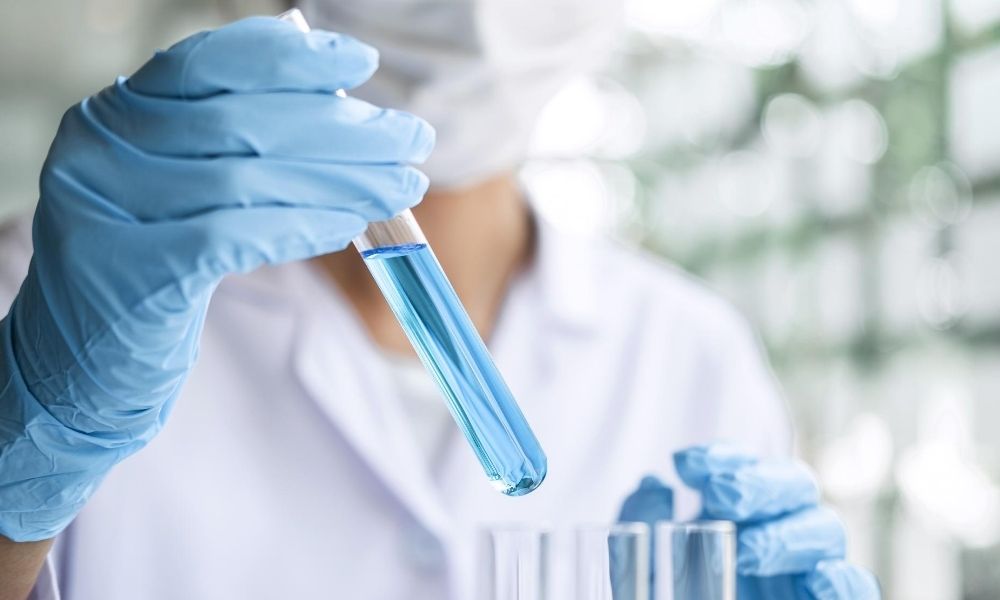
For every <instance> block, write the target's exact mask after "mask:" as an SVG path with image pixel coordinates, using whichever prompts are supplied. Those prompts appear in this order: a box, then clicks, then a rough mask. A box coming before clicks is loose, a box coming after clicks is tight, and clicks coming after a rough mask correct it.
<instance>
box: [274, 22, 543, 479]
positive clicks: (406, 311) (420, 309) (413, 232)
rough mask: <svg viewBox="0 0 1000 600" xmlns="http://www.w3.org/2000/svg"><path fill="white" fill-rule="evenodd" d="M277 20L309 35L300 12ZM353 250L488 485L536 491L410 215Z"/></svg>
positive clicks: (525, 439) (526, 435) (516, 426)
mask: <svg viewBox="0 0 1000 600" xmlns="http://www.w3.org/2000/svg"><path fill="white" fill-rule="evenodd" d="M279 18H280V19H283V20H286V21H289V22H291V23H293V24H294V25H295V26H297V27H298V28H299V29H300V30H302V31H309V24H308V23H307V22H306V20H305V17H303V15H302V13H301V12H299V11H298V10H297V9H292V10H290V11H287V12H285V13H283V14H282V15H280V16H279ZM338 94H341V93H340V92H338ZM354 245H355V247H356V248H357V249H358V251H359V252H360V253H361V256H363V257H364V260H365V263H366V264H367V265H368V269H369V271H371V273H372V276H373V277H374V278H375V281H376V282H377V283H378V286H379V289H380V290H381V291H382V294H383V295H384V296H385V298H386V300H387V301H388V303H389V306H390V307H391V308H392V311H393V313H394V314H395V315H396V318H397V319H398V320H399V322H400V324H401V325H402V326H403V330H404V331H405V332H406V335H407V337H408V338H409V340H410V343H411V344H413V348H414V349H415V350H416V352H417V355H418V356H419V357H420V360H421V361H423V363H424V366H425V367H426V368H427V370H428V371H430V373H431V375H433V377H434V380H435V381H436V382H437V384H438V386H439V387H440V388H441V391H442V393H443V394H444V396H445V399H446V401H447V403H448V408H449V409H450V410H451V414H452V416H454V417H455V422H456V423H457V424H458V427H459V429H461V430H462V433H463V434H464V435H465V439H466V440H468V442H469V445H470V446H471V447H472V450H473V451H474V452H475V454H476V458H478V459H479V463H480V464H481V465H482V467H483V470H484V471H486V476H487V477H488V478H489V480H490V482H491V483H492V484H493V485H494V487H496V488H497V489H499V490H500V491H501V492H503V493H504V494H507V495H508V496H521V495H524V494H527V493H529V492H531V491H532V490H534V489H535V488H537V487H538V486H539V485H540V484H541V483H542V480H543V479H545V474H546V471H547V469H548V461H547V459H546V458H545V453H544V452H543V451H542V448H541V446H540V445H539V443H538V440H537V439H536V438H535V434H534V433H532V431H531V428H530V427H529V426H528V422H527V421H526V420H525V419H524V415H523V414H521V409H520V408H518V406H517V402H515V401H514V397H513V396H512V395H511V393H510V390H509V389H507V384H506V383H505V382H504V380H503V377H501V376H500V371H499V370H497V368H496V365H495V364H494V363H493V359H492V358H491V357H490V353H489V351H488V350H487V349H486V344H484V343H483V340H482V338H481V337H480V336H479V333H478V332H477V331H476V328H475V327H474V326H473V324H472V320H471V319H469V315H468V314H467V313H466V312H465V308H464V307H462V303H461V302H459V300H458V296H457V295H456V294H455V290H454V289H453V288H452V287H451V283H450V282H449V281H448V278H447V277H445V274H444V271H443V270H442V269H441V265H440V264H439V263H438V261H437V258H435V256H434V253H433V252H431V249H430V246H428V245H427V240H426V239H425V238H424V234H423V232H422V231H421V230H420V227H419V226H418V225H417V222H416V220H415V219H414V218H413V214H412V213H411V212H410V211H409V210H406V211H403V212H402V213H400V214H398V215H396V216H395V217H393V218H392V219H389V220H388V221H379V222H376V223H369V224H368V229H367V230H366V231H365V232H364V233H363V234H361V235H360V236H358V237H357V238H356V239H355V240H354Z"/></svg>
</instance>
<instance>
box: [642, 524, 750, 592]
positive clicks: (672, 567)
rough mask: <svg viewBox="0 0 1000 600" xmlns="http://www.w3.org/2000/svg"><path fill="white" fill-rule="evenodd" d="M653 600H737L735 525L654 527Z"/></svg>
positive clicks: (663, 525) (667, 525) (661, 525)
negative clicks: (654, 598) (654, 599)
mask: <svg viewBox="0 0 1000 600" xmlns="http://www.w3.org/2000/svg"><path fill="white" fill-rule="evenodd" d="M655 544H656V559H655V562H656V565H655V573H654V575H655V577H656V580H655V588H656V600H736V525H735V524H734V523H732V522H730V521H693V522H690V523H674V522H669V521H661V522H659V523H657V524H656V541H655Z"/></svg>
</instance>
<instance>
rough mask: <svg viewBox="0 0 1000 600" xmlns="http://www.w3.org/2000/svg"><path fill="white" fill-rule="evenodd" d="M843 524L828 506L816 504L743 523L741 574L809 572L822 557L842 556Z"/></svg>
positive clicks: (738, 558) (739, 551)
mask: <svg viewBox="0 0 1000 600" xmlns="http://www.w3.org/2000/svg"><path fill="white" fill-rule="evenodd" d="M846 543H847V542H846V538H845V534H844V527H843V524H842V523H841V522H840V519H838V518H837V515H836V514H835V513H834V512H833V511H832V510H830V509H828V508H825V507H815V508H810V509H807V510H803V511H800V512H797V513H793V514H790V515H787V516H784V517H780V518H778V519H774V520H771V521H765V522H763V523H759V524H756V525H751V526H747V527H744V528H742V529H741V530H740V532H739V536H738V548H737V561H736V563H737V568H738V570H739V572H740V574H742V575H755V576H771V575H781V574H790V573H806V572H809V571H811V570H813V569H814V568H815V567H816V564H817V563H819V562H820V561H822V560H826V559H832V558H843V557H844V553H845V552H846Z"/></svg>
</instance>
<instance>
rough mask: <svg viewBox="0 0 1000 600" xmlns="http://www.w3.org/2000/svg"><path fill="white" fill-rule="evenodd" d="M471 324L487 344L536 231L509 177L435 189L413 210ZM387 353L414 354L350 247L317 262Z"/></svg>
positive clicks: (526, 257) (527, 256) (361, 263)
mask: <svg viewBox="0 0 1000 600" xmlns="http://www.w3.org/2000/svg"><path fill="white" fill-rule="evenodd" d="M413 213H414V215H415V217H416V219H417V222H418V223H420V227H421V228H422V229H423V231H424V234H425V235H426V236H427V241H428V242H429V243H430V245H431V247H432V248H433V249H434V253H435V254H436V255H437V257H438V260H440V261H441V265H442V267H443V268H444V271H445V273H447V275H448V278H449V279H450V280H451V283H452V285H453V286H454V287H455V291H456V292H457V293H458V296H459V298H460V299H461V300H462V303H463V304H464V305H465V308H466V310H467V311H468V312H469V316H470V317H471V318H472V321H473V323H474V324H475V325H476V328H477V329H478V330H479V332H480V334H481V335H482V336H483V337H484V338H487V339H488V338H489V336H490V334H491V333H492V332H493V328H494V326H495V325H496V320H497V317H498V315H499V313H500V309H501V306H502V303H503V300H504V298H505V296H506V294H507V289H508V287H509V285H510V283H511V280H512V279H513V278H514V277H515V276H516V275H517V273H518V272H519V271H521V269H523V268H524V267H525V266H526V265H527V263H528V262H529V260H530V258H531V254H532V251H533V245H534V235H533V231H534V227H533V223H532V220H531V214H530V211H529V210H528V207H527V205H526V204H525V202H524V200H523V199H522V197H521V191H520V189H519V187H518V185H517V183H516V182H515V180H514V177H513V175H510V174H505V175H502V176H498V177H494V178H492V179H489V180H486V181H484V182H482V183H479V184H476V185H474V186H471V187H467V188H461V189H449V190H434V189H432V190H431V191H430V192H428V193H427V196H426V197H425V198H424V201H423V202H421V203H420V204H419V205H418V206H416V207H415V208H414V209H413ZM315 260H316V261H317V262H319V263H320V264H321V265H322V266H323V267H324V269H325V270H326V272H327V273H329V275H330V276H331V277H332V278H333V279H334V281H335V282H336V283H337V284H338V285H339V286H340V288H341V289H342V290H343V293H344V295H345V296H346V297H347V299H348V300H349V301H350V303H351V305H352V306H353V307H354V310H355V311H356V313H357V315H358V316H359V317H360V319H361V321H362V322H363V323H364V325H365V327H366V329H367V330H368V332H369V334H370V335H371V336H372V338H373V339H374V340H375V342H376V343H377V344H378V345H379V346H380V347H381V348H383V349H384V350H387V351H390V352H395V353H411V352H412V349H411V348H410V345H409V343H408V342H407V341H406V338H405V336H404V335H403V331H402V329H400V327H399V325H398V324H397V323H396V321H395V318H394V317H393V316H392V313H391V312H390V311H389V307H388V305H387V304H386V303H385V301H383V300H382V298H381V297H380V293H379V291H378V288H377V287H376V286H375V282H374V280H372V278H371V276H370V275H369V273H368V270H367V268H366V267H365V265H364V262H363V261H362V260H361V258H360V257H359V256H358V254H357V252H355V251H354V249H353V248H348V249H347V250H345V251H343V252H338V253H336V254H330V255H327V256H322V257H320V258H317V259H315Z"/></svg>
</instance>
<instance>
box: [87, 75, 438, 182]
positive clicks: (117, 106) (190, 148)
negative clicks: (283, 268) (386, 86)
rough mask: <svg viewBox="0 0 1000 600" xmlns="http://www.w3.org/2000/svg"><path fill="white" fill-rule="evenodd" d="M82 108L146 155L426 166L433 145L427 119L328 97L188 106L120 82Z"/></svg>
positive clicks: (227, 98)
mask: <svg viewBox="0 0 1000 600" xmlns="http://www.w3.org/2000/svg"><path fill="white" fill-rule="evenodd" d="M82 111H83V112H84V113H85V115H86V116H87V117H88V118H91V119H94V120H95V121H96V122H97V125H100V126H102V127H104V128H105V129H107V130H109V131H111V132H113V133H114V134H115V135H116V136H117V137H119V138H121V139H122V140H124V141H125V142H126V143H128V144H131V145H133V146H135V147H137V148H139V149H141V150H142V151H144V152H147V153H151V154H156V155H161V156H173V157H178V158H204V157H219V156H274V157H286V158H302V159H314V160H323V161H331V162H344V163H355V164H357V163H421V162H423V161H424V160H426V158H427V156H428V155H429V154H430V152H431V149H432V148H433V147H434V130H433V128H431V126H430V125H428V124H427V123H426V122H425V121H424V120H422V119H420V118H418V117H415V116H413V115H411V114H409V113H405V112H401V111H396V110H388V109H382V108H378V107H375V106H372V105H370V104H368V103H366V102H362V101H361V100H358V99H355V98H340V97H338V96H335V95H333V94H327V93H320V94H302V93H288V92H276V93H270V94H224V95H219V96H213V97H210V98H205V99H202V100H196V101H184V100H177V99H172V98H156V97H150V96H144V95H141V94H136V93H135V92H133V91H131V90H130V89H129V88H128V86H126V85H124V83H123V81H122V80H119V81H118V83H117V84H115V85H113V86H111V87H109V88H107V89H105V90H104V91H103V92H101V93H100V94H98V95H97V96H94V97H93V98H91V99H89V100H88V101H86V103H85V104H84V106H83V107H82Z"/></svg>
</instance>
